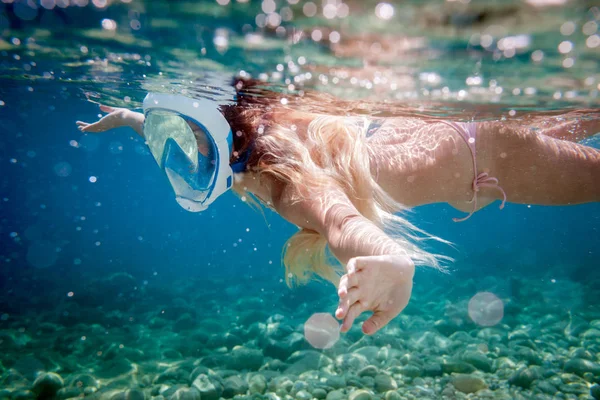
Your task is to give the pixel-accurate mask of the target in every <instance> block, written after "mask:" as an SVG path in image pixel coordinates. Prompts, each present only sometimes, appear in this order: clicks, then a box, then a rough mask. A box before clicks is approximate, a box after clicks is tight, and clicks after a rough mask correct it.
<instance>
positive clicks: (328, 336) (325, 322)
mask: <svg viewBox="0 0 600 400" xmlns="http://www.w3.org/2000/svg"><path fill="white" fill-rule="evenodd" d="M304 337H305V338H306V341H307V342H308V343H310V345H311V346H312V347H314V348H316V349H328V348H330V347H332V346H333V345H334V344H335V343H336V342H337V341H338V340H339V338H340V324H339V323H338V321H337V320H336V319H335V318H334V317H333V316H332V315H331V314H327V313H316V314H313V315H312V316H311V317H310V318H309V319H308V320H307V321H306V323H305V324H304Z"/></svg>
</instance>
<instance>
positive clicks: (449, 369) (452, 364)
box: [442, 360, 475, 374]
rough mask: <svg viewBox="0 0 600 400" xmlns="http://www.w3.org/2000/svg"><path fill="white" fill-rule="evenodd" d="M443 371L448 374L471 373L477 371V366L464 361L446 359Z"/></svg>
mask: <svg viewBox="0 0 600 400" xmlns="http://www.w3.org/2000/svg"><path fill="white" fill-rule="evenodd" d="M442 371H443V372H444V373H446V374H452V373H456V374H470V373H471V372H475V367H474V366H472V365H471V364H467V363H466V362H462V361H455V360H444V362H443V363H442Z"/></svg>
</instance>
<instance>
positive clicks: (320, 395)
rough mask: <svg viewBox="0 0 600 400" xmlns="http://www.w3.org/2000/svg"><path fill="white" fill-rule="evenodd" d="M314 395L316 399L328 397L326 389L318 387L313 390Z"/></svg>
mask: <svg viewBox="0 0 600 400" xmlns="http://www.w3.org/2000/svg"><path fill="white" fill-rule="evenodd" d="M312 395H313V397H314V398H315V399H319V400H322V399H325V398H326V397H327V391H326V390H325V389H321V388H316V389H315V390H313V392H312Z"/></svg>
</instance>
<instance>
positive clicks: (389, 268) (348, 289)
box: [274, 187, 415, 334]
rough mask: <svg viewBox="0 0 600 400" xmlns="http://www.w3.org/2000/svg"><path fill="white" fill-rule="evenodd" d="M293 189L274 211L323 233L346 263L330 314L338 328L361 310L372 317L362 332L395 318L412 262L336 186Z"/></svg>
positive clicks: (409, 285) (404, 299)
mask: <svg viewBox="0 0 600 400" xmlns="http://www.w3.org/2000/svg"><path fill="white" fill-rule="evenodd" d="M294 198H297V196H296V193H295V191H294V189H293V188H290V187H286V188H284V189H283V190H282V191H281V192H280V193H279V195H278V196H277V197H276V198H275V199H274V206H275V209H276V210H277V211H278V212H279V213H280V214H281V215H282V216H283V217H284V218H286V219H287V220H289V221H290V222H292V223H294V224H296V225H300V226H302V227H304V228H307V229H312V230H315V231H317V232H319V233H320V234H321V235H323V236H324V237H325V238H326V239H327V242H328V244H329V247H330V250H331V252H332V253H333V254H334V255H335V256H336V258H337V259H338V260H339V261H340V262H341V263H342V264H344V265H345V266H346V267H345V268H346V274H345V275H344V276H342V278H341V280H340V284H339V287H338V295H339V296H340V303H339V307H338V309H337V311H336V317H338V318H340V319H344V322H343V324H342V331H344V332H345V331H348V330H349V329H350V328H351V326H352V324H353V322H354V320H355V319H356V318H357V317H358V316H359V315H360V314H362V313H363V312H365V311H373V315H372V316H371V318H369V319H368V320H367V321H365V323H364V324H363V332H364V333H366V334H373V333H375V332H376V331H377V330H379V329H381V328H382V327H383V326H385V325H386V324H387V323H388V322H389V321H391V320H392V319H393V318H394V317H396V316H397V315H398V314H399V313H400V312H401V311H402V310H403V309H404V308H405V307H406V305H407V304H408V301H409V299H410V295H411V292H412V279H413V276H414V271H415V267H414V263H413V262H412V260H411V259H410V258H409V257H408V256H407V255H406V252H405V251H404V249H403V248H402V246H401V245H400V244H398V243H397V242H396V241H394V240H393V239H392V238H390V237H389V236H388V235H386V234H385V232H384V231H383V230H381V229H380V228H378V227H377V226H376V225H375V224H373V223H372V222H371V221H370V220H368V219H367V218H365V217H363V216H362V215H361V214H360V213H359V212H358V210H357V209H356V208H355V207H354V205H353V204H352V202H351V201H350V199H348V197H347V196H346V194H345V193H343V191H342V190H340V189H338V188H335V187H330V188H327V190H319V191H318V192H314V191H312V192H311V196H310V199H308V198H304V199H301V200H299V201H298V200H297V201H291V200H290V199H294Z"/></svg>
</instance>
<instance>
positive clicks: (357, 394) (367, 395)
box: [348, 389, 373, 400]
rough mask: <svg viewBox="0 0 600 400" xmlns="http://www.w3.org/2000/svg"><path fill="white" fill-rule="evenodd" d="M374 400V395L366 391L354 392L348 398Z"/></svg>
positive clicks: (350, 399)
mask: <svg viewBox="0 0 600 400" xmlns="http://www.w3.org/2000/svg"><path fill="white" fill-rule="evenodd" d="M372 398H373V395H372V394H371V393H369V392H367V391H366V390H362V389H359V390H355V391H354V392H352V393H350V396H349V397H348V399H349V400H371V399H372Z"/></svg>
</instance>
